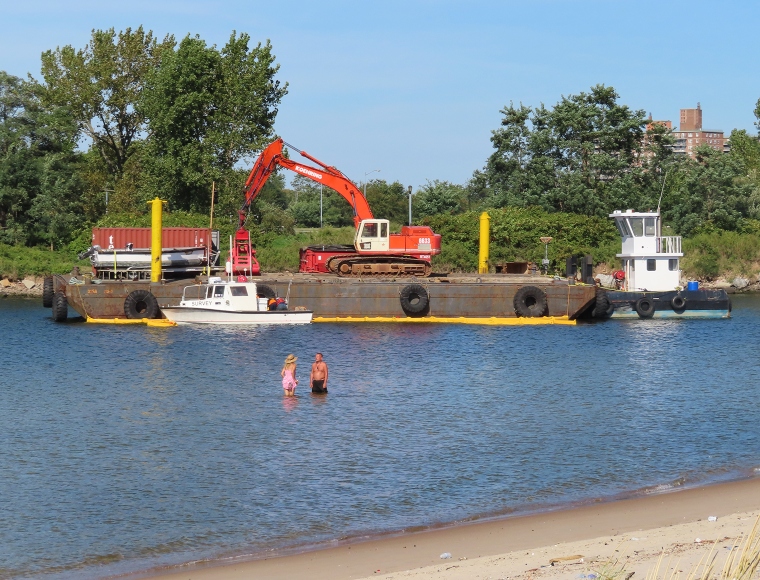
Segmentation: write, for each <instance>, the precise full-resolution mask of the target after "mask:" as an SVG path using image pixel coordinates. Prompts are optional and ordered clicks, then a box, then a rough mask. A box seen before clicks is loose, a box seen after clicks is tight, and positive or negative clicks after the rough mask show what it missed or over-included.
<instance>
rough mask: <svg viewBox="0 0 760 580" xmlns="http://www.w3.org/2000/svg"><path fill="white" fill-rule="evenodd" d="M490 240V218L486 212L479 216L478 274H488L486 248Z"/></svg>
mask: <svg viewBox="0 0 760 580" xmlns="http://www.w3.org/2000/svg"><path fill="white" fill-rule="evenodd" d="M490 238H491V218H490V216H489V215H488V213H487V212H483V213H482V214H480V253H479V254H478V274H488V247H489V243H490Z"/></svg>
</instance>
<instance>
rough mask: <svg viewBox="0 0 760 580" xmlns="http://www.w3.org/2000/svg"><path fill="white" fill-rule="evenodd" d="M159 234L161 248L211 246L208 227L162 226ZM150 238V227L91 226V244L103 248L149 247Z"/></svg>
mask: <svg viewBox="0 0 760 580" xmlns="http://www.w3.org/2000/svg"><path fill="white" fill-rule="evenodd" d="M161 236H162V240H161V241H162V244H161V245H162V246H163V249H168V248H210V247H211V230H210V229H208V228H163V229H162V230H161ZM150 239H151V236H150V228H92V245H93V246H100V247H101V249H103V250H124V249H126V247H127V244H132V249H133V250H137V249H145V248H150Z"/></svg>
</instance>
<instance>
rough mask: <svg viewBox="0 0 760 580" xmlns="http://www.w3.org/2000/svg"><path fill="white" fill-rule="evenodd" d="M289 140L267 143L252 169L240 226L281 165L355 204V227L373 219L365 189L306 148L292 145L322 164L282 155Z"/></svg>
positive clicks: (307, 157) (353, 205)
mask: <svg viewBox="0 0 760 580" xmlns="http://www.w3.org/2000/svg"><path fill="white" fill-rule="evenodd" d="M283 145H286V143H285V142H284V141H283V140H282V139H277V140H276V141H274V142H272V143H270V144H269V145H267V147H266V148H265V149H264V150H263V151H262V152H261V155H259V158H258V159H257V160H256V163H254V165H253V169H251V173H250V175H249V176H248V179H247V180H246V182H245V186H244V187H243V193H244V194H245V201H244V202H243V206H242V207H241V208H240V211H239V212H238V219H239V227H240V228H242V227H243V225H244V224H245V219H246V215H247V213H248V208H249V207H250V206H251V203H252V202H253V200H255V199H256V197H257V196H258V195H259V193H261V190H262V189H263V187H264V184H266V182H267V180H268V179H269V177H270V176H271V175H272V173H273V172H274V171H275V170H276V169H277V167H278V166H279V167H284V168H285V169H289V170H290V171H293V172H294V173H298V174H299V175H303V176H304V177H308V178H309V179H311V180H312V181H316V182H317V183H320V184H322V185H324V186H326V187H329V188H330V189H332V190H334V191H336V192H337V193H338V194H340V195H341V196H343V198H344V199H345V200H346V201H347V202H348V203H349V204H350V205H351V208H352V209H353V210H354V227H357V228H358V227H359V223H361V221H362V220H366V219H372V218H373V215H372V210H371V209H370V208H369V204H368V203H367V199H366V198H365V197H364V195H363V194H362V192H361V190H360V189H359V188H358V187H356V185H354V184H353V183H352V182H351V180H349V179H348V178H347V177H346V176H345V175H343V174H342V173H341V172H340V171H339V170H338V169H336V168H335V167H330V166H328V165H326V164H325V163H322V162H321V161H320V160H319V159H316V158H315V157H312V156H311V155H309V154H308V153H306V152H305V151H300V150H298V149H296V148H295V147H293V146H292V145H288V147H290V148H291V149H294V150H295V151H298V153H300V154H301V155H302V156H303V157H305V158H306V159H308V160H310V161H312V162H314V163H315V164H316V165H318V166H319V167H311V166H309V165H305V164H303V163H297V162H295V161H293V160H291V159H287V158H286V157H284V156H283V154H282V147H283Z"/></svg>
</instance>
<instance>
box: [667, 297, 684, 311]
mask: <svg viewBox="0 0 760 580" xmlns="http://www.w3.org/2000/svg"><path fill="white" fill-rule="evenodd" d="M670 306H671V307H672V308H673V310H675V311H678V310H683V309H684V308H686V298H684V297H683V296H681V295H680V294H676V295H675V296H673V299H672V300H671V301H670Z"/></svg>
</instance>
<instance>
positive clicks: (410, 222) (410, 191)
mask: <svg viewBox="0 0 760 580" xmlns="http://www.w3.org/2000/svg"><path fill="white" fill-rule="evenodd" d="M407 191H409V225H412V186H411V185H410V186H409V189H408V190H407Z"/></svg>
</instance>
